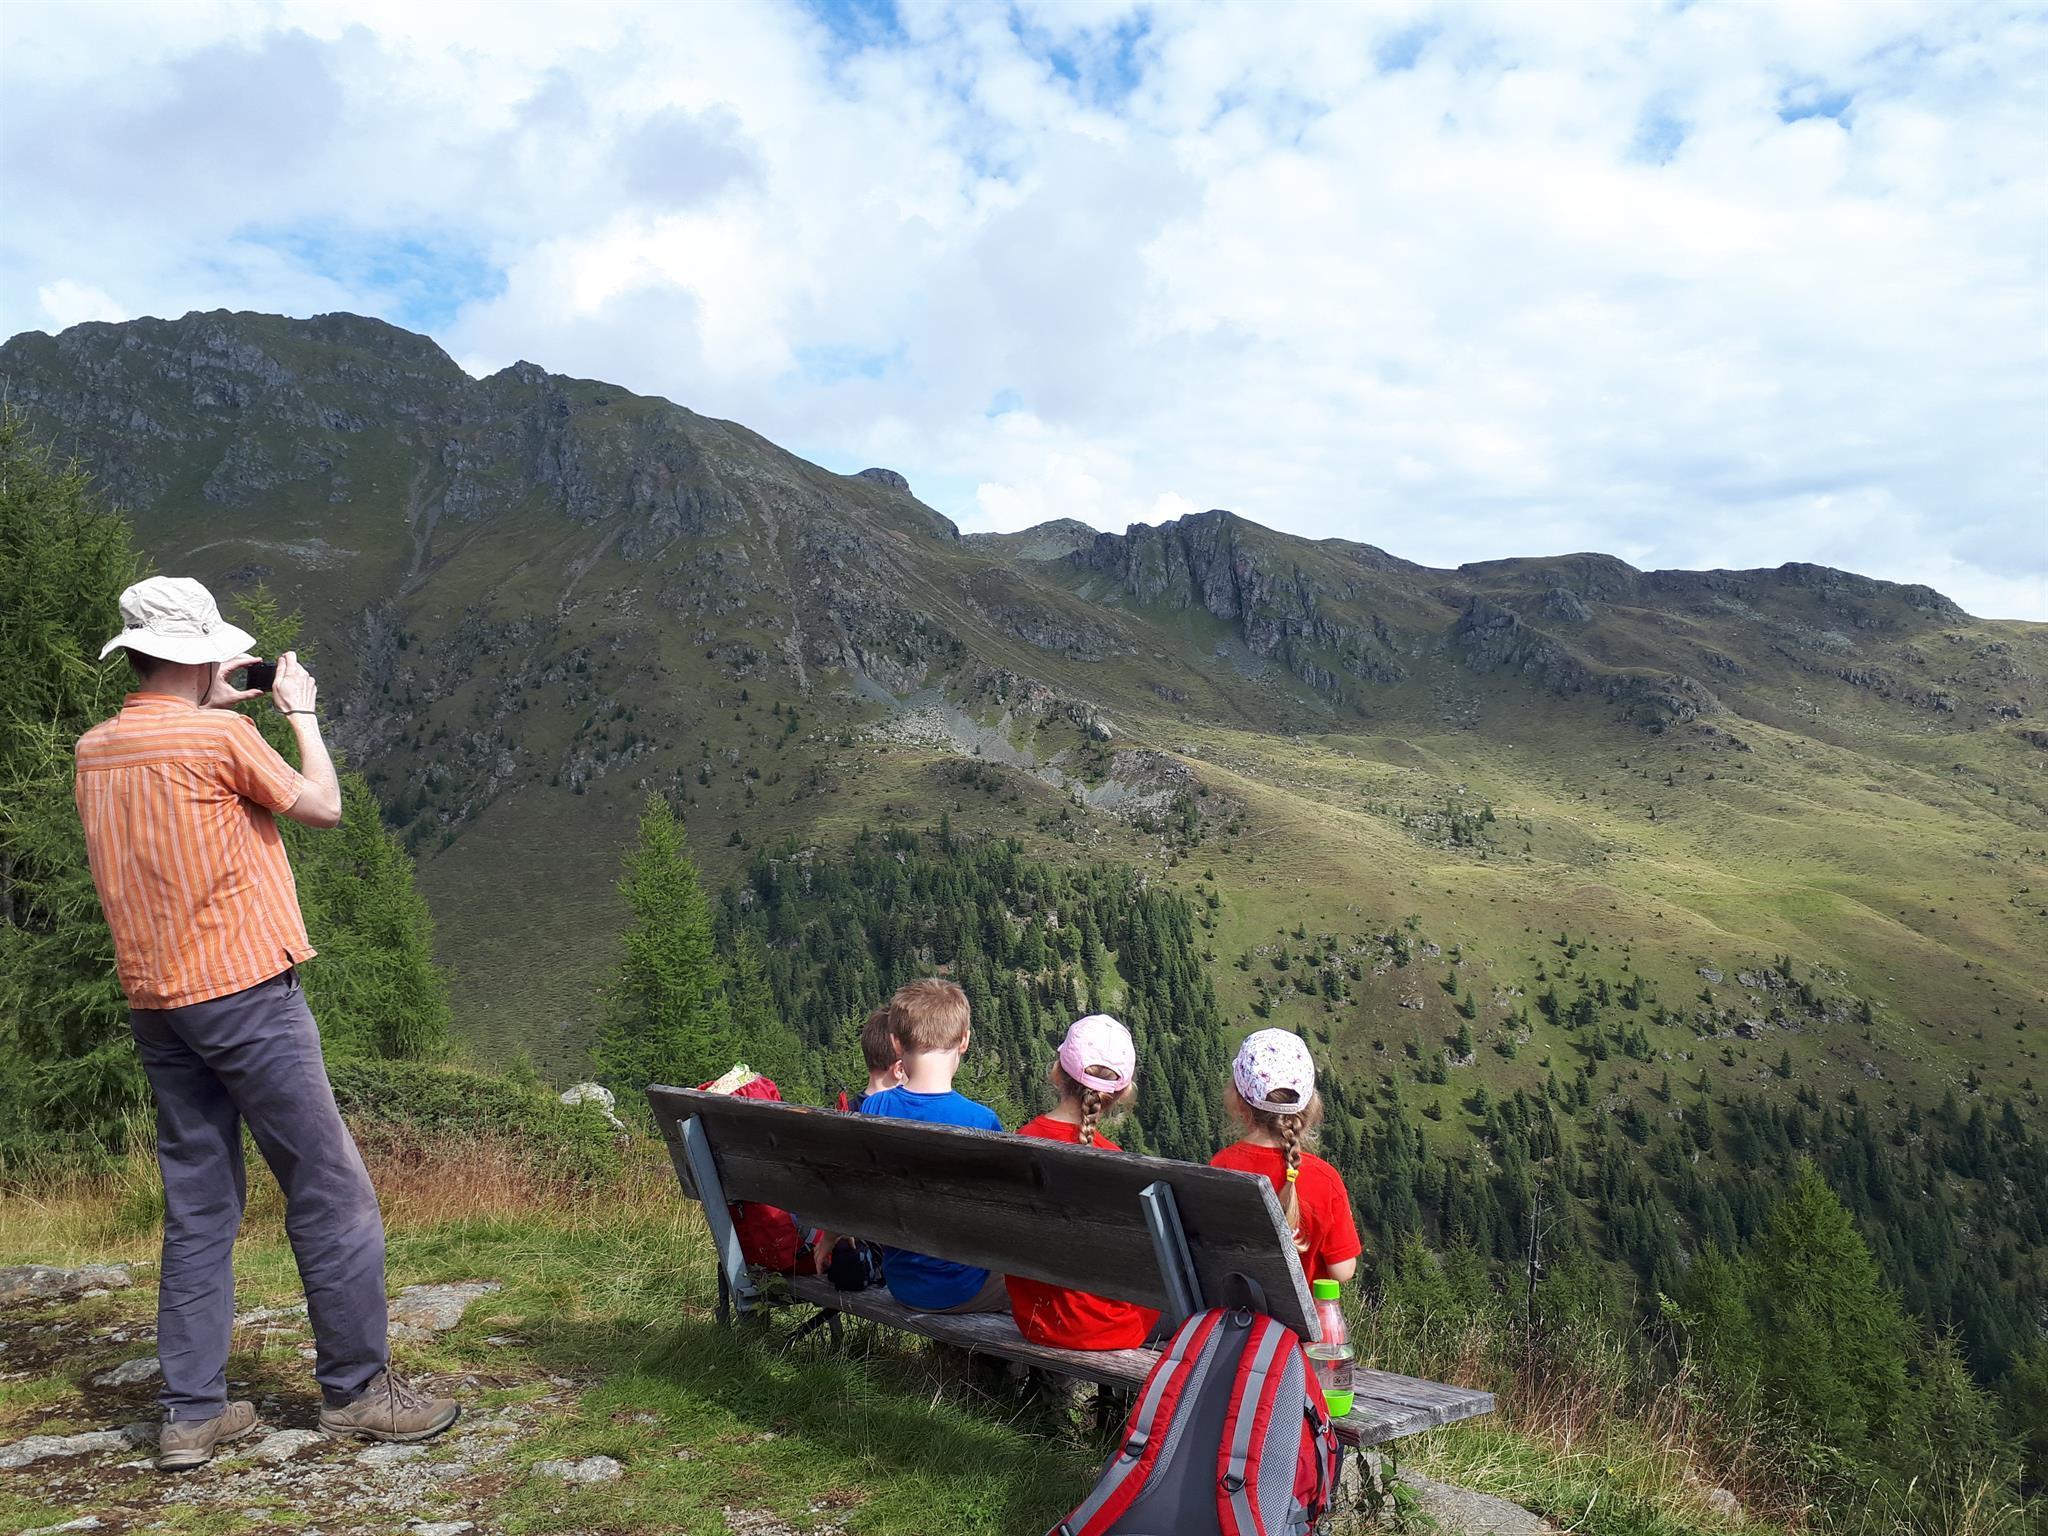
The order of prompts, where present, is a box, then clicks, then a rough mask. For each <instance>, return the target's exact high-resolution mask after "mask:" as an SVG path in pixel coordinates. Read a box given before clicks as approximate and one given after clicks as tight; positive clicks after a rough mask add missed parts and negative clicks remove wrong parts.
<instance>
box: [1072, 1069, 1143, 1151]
mask: <svg viewBox="0 0 2048 1536" xmlns="http://www.w3.org/2000/svg"><path fill="white" fill-rule="evenodd" d="M1052 1070H1053V1081H1054V1083H1055V1084H1056V1085H1057V1086H1058V1088H1059V1090H1060V1097H1061V1098H1063V1099H1072V1100H1074V1101H1075V1102H1076V1103H1077V1104H1079V1105H1080V1106H1081V1131H1080V1140H1081V1145H1082V1146H1084V1147H1092V1146H1094V1145H1095V1126H1096V1123H1097V1122H1098V1121H1100V1120H1101V1119H1102V1117H1103V1116H1104V1115H1105V1114H1108V1113H1111V1112H1113V1111H1115V1110H1118V1109H1121V1108H1122V1107H1123V1106H1124V1104H1125V1103H1126V1102H1128V1101H1129V1099H1130V1097H1131V1093H1132V1091H1133V1090H1132V1088H1131V1087H1129V1086H1126V1087H1124V1088H1123V1089H1122V1090H1121V1091H1119V1092H1116V1093H1104V1092H1103V1091H1102V1090H1101V1089H1100V1088H1097V1087H1094V1086H1093V1085H1092V1084H1088V1083H1077V1082H1075V1081H1074V1078H1073V1074H1071V1073H1070V1072H1068V1071H1067V1069H1066V1068H1065V1067H1063V1066H1061V1065H1060V1064H1059V1063H1058V1062H1054V1063H1053V1068H1052ZM1096 1071H1100V1072H1101V1074H1102V1075H1103V1076H1104V1077H1106V1078H1108V1077H1113V1076H1114V1075H1115V1074H1114V1073H1112V1072H1111V1071H1110V1069H1109V1068H1107V1067H1101V1068H1091V1069H1090V1073H1089V1074H1088V1075H1091V1076H1092V1075H1093V1074H1094V1072H1096Z"/></svg>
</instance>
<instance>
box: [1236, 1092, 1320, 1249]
mask: <svg viewBox="0 0 2048 1536" xmlns="http://www.w3.org/2000/svg"><path fill="white" fill-rule="evenodd" d="M1281 1091H1282V1092H1286V1091H1287V1090H1285V1089H1283V1090H1281ZM1230 1097H1231V1098H1232V1099H1233V1100H1234V1101H1235V1102H1234V1103H1233V1105H1232V1106H1231V1107H1232V1108H1234V1109H1236V1110H1237V1112H1238V1113H1239V1114H1240V1115H1241V1116H1242V1117H1243V1118H1244V1120H1245V1121H1246V1123H1248V1124H1250V1125H1253V1126H1256V1127H1257V1128H1258V1129H1260V1130H1262V1131H1265V1132H1266V1133H1268V1134H1269V1135H1271V1136H1273V1137H1275V1138H1277V1139H1278V1140H1279V1142H1280V1153H1281V1156H1282V1157H1284V1158H1285V1159H1286V1160H1287V1179H1286V1182H1285V1183H1283V1184H1282V1185H1281V1186H1280V1214H1281V1215H1282V1216H1285V1217H1286V1218H1287V1230H1288V1231H1290V1232H1292V1233H1293V1234H1294V1246H1295V1248H1296V1249H1298V1250H1299V1251H1300V1252H1302V1253H1304V1254H1305V1253H1307V1252H1308V1249H1309V1244H1308V1239H1307V1237H1306V1236H1305V1235H1303V1233H1302V1230H1301V1195H1300V1193H1299V1192H1298V1191H1297V1190H1296V1188H1295V1186H1296V1185H1297V1184H1298V1183H1299V1182H1300V1179H1301V1154H1302V1147H1303V1143H1305V1142H1308V1141H1310V1140H1312V1139H1313V1138H1314V1136H1315V1133H1316V1127H1317V1126H1318V1125H1321V1124H1322V1122H1323V1096H1322V1095H1321V1094H1319V1093H1312V1094H1310V1095H1309V1100H1308V1102H1307V1103H1306V1104H1304V1105H1302V1106H1301V1108H1299V1109H1290V1110H1272V1109H1258V1108H1255V1107H1253V1106H1252V1105H1250V1104H1247V1103H1246V1102H1245V1100H1244V1095H1243V1094H1241V1093H1239V1092H1238V1091H1237V1087H1236V1085H1235V1084H1233V1085H1232V1086H1231V1090H1230Z"/></svg>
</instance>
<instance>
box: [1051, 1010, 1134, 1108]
mask: <svg viewBox="0 0 2048 1536" xmlns="http://www.w3.org/2000/svg"><path fill="white" fill-rule="evenodd" d="M1060 1066H1061V1067H1063V1068H1064V1069H1065V1070H1066V1074H1067V1076H1068V1077H1070V1078H1072V1079H1073V1080H1074V1081H1075V1082H1076V1083H1078V1084H1079V1085H1080V1086H1081V1087H1083V1088H1093V1089H1095V1090H1096V1091H1097V1092H1098V1093H1122V1092H1123V1091H1124V1090H1125V1089H1126V1088H1128V1087H1130V1086H1131V1079H1132V1078H1133V1077H1135V1076H1137V1073H1138V1048H1137V1047H1136V1046H1135V1045H1133V1044H1132V1043H1131V1032H1130V1031H1129V1030H1128V1029H1125V1028H1124V1027H1123V1025H1121V1024H1119V1023H1117V1021H1116V1020H1115V1019H1112V1018H1111V1017H1110V1016H1109V1015H1108V1014H1106V1013H1091V1014H1089V1015H1088V1016H1087V1017H1086V1018H1085V1019H1076V1020H1074V1022H1073V1023H1071V1024H1069V1025H1068V1026H1067V1038H1066V1039H1064V1040H1062V1041H1061V1042H1060ZM1105 1072H1107V1073H1108V1074H1109V1075H1108V1076H1104V1075H1103V1074H1104V1073H1105Z"/></svg>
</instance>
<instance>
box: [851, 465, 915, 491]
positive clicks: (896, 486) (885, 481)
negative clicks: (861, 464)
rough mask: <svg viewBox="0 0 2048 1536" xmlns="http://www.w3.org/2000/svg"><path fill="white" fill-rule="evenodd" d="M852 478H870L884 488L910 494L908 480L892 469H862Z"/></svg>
mask: <svg viewBox="0 0 2048 1536" xmlns="http://www.w3.org/2000/svg"><path fill="white" fill-rule="evenodd" d="M854 478H855V479H856V480H872V481H873V482H874V483H875V484H876V485H879V486H882V487H883V488H884V489H886V490H891V491H901V492H902V493H903V494H904V495H906V496H908V495H909V494H910V482H909V481H908V480H906V479H904V478H903V477H902V476H901V475H899V474H897V473H896V471H895V470H893V469H864V470H862V471H860V473H859V474H857V475H855V476H854Z"/></svg>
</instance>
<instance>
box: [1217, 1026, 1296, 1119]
mask: <svg viewBox="0 0 2048 1536" xmlns="http://www.w3.org/2000/svg"><path fill="white" fill-rule="evenodd" d="M1230 1080H1231V1081H1232V1082H1233V1083H1235V1084H1237V1091H1238V1092H1239V1093H1240V1094H1242V1095H1243V1096H1244V1101H1245V1103H1247V1104H1249V1105H1251V1107H1252V1108H1253V1109H1263V1110H1266V1111H1268V1112H1270V1113H1272V1114H1276V1115H1298V1114H1300V1113H1301V1112H1302V1111H1303V1110H1305V1109H1307V1108H1308V1101H1309V1100H1310V1099H1312V1098H1314V1097H1315V1092H1316V1064H1315V1062H1314V1060H1313V1059H1311V1057H1310V1056H1309V1054H1308V1043H1307V1042H1306V1041H1304V1040H1303V1039H1302V1038H1301V1036H1299V1035H1296V1034H1290V1033H1288V1031H1286V1030H1284V1029H1262V1030H1259V1031H1258V1032H1257V1033H1255V1034H1252V1035H1249V1036H1247V1037H1246V1038H1245V1042H1244V1044H1243V1045H1241V1046H1239V1047H1238V1048H1237V1060H1235V1061H1233V1062H1232V1063H1231V1064H1230ZM1276 1093H1291V1094H1292V1095H1293V1097H1292V1098H1287V1099H1277V1100H1276V1099H1275V1098H1274V1097H1273V1096H1274V1095H1275V1094H1276Z"/></svg>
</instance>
